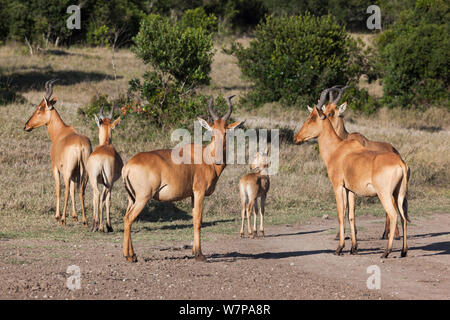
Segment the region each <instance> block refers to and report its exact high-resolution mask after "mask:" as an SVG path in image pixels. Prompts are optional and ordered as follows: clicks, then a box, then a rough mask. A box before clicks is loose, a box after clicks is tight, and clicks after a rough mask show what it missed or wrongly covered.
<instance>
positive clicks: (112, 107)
mask: <svg viewBox="0 0 450 320" xmlns="http://www.w3.org/2000/svg"><path fill="white" fill-rule="evenodd" d="M115 106H116V105H115V104H113V105H112V106H111V112H110V113H109V116H108V118H110V119H111V120H112V118H113V116H114V107H115Z"/></svg>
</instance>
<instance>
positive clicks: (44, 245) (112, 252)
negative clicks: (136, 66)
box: [0, 214, 450, 299]
mask: <svg viewBox="0 0 450 320" xmlns="http://www.w3.org/2000/svg"><path fill="white" fill-rule="evenodd" d="M336 224H337V222H336V221H335V219H314V220H311V221H310V222H309V224H306V225H293V226H289V225H288V226H286V225H284V226H266V237H265V238H264V239H258V240H256V239H255V240H252V239H249V238H243V239H241V238H239V236H238V230H236V235H234V236H224V235H218V236H216V237H215V238H214V239H212V240H209V241H204V242H203V243H202V246H203V253H204V254H205V255H206V256H207V257H208V262H207V263H197V262H195V261H194V260H193V259H192V257H191V249H190V244H189V243H170V244H167V243H160V244H158V245H155V244H152V245H150V244H148V243H146V242H145V241H136V242H135V244H134V246H135V250H136V252H137V255H138V259H139V261H138V262H137V263H134V264H133V263H127V262H125V259H123V257H122V252H121V237H122V234H121V233H113V234H110V235H105V239H104V240H102V241H94V240H86V242H84V243H70V242H64V241H51V240H45V241H43V240H20V239H0V240H1V241H0V298H1V299H449V298H450V229H449V226H450V215H449V214H441V215H433V216H424V217H420V218H413V223H412V224H411V225H410V227H409V235H408V246H409V252H408V257H406V258H402V259H400V258H399V256H400V248H401V241H399V240H397V241H395V243H394V252H393V253H392V254H391V255H390V258H388V259H381V258H380V256H381V254H382V252H383V250H384V249H385V247H386V240H379V237H380V235H381V232H382V228H383V226H384V221H383V219H380V218H375V217H359V218H358V220H357V225H358V227H359V232H358V236H359V254H358V255H356V256H354V255H350V254H349V252H348V251H349V248H350V240H347V241H346V248H345V249H344V252H345V254H344V256H339V257H338V256H335V255H334V254H333V252H334V250H335V248H336V246H337V242H336V241H335V240H334V236H335V234H336ZM71 265H75V266H77V267H79V270H80V283H79V284H80V289H75V290H73V291H71V290H69V289H68V288H67V283H66V282H67V279H68V278H69V277H71V276H73V274H72V275H71V274H68V273H66V271H67V268H68V267H69V266H71ZM372 265H375V266H377V267H379V270H380V289H368V288H367V283H366V282H367V279H368V278H369V277H370V276H371V275H372V273H367V268H368V267H369V266H372ZM73 283H75V284H76V282H73Z"/></svg>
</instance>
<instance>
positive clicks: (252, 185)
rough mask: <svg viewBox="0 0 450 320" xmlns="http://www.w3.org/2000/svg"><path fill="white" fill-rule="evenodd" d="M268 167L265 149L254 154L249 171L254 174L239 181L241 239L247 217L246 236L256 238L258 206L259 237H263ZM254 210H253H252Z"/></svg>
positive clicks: (267, 189) (268, 184)
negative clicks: (251, 225)
mask: <svg viewBox="0 0 450 320" xmlns="http://www.w3.org/2000/svg"><path fill="white" fill-rule="evenodd" d="M268 167H269V157H268V155H267V148H266V150H265V151H264V152H258V153H256V156H255V158H254V159H253V161H252V163H251V164H250V169H252V170H257V171H256V172H252V173H248V174H246V175H245V176H243V177H242V178H241V180H240V181H239V193H240V195H241V218H242V220H241V237H243V236H244V220H245V216H247V226H248V234H249V236H250V237H251V238H254V237H257V236H258V234H257V232H256V211H258V198H259V199H260V205H259V216H260V222H259V223H260V224H259V235H260V236H261V237H264V209H265V203H266V197H267V192H268V191H269V188H270V179H269V175H268V171H267V168H268ZM253 209H254V210H253ZM252 212H253V231H252V228H251V227H250V215H251V213H252Z"/></svg>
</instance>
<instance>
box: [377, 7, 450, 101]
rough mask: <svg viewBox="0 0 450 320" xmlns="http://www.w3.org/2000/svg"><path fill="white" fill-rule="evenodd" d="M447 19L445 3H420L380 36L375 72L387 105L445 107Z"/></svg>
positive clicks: (449, 73)
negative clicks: (377, 73) (381, 80)
mask: <svg viewBox="0 0 450 320" xmlns="http://www.w3.org/2000/svg"><path fill="white" fill-rule="evenodd" d="M449 18H450V12H449V4H448V2H446V1H443V0H442V1H441V0H419V1H417V2H416V6H415V8H414V9H408V10H405V11H404V12H402V15H401V16H400V18H399V20H398V21H397V22H396V23H395V24H394V25H393V26H392V29H390V30H387V31H385V32H384V33H382V34H380V36H379V37H378V39H377V47H378V50H379V59H378V68H379V70H380V73H381V75H382V76H383V90H384V95H383V101H384V102H386V103H387V104H388V105H391V106H395V105H401V106H404V107H405V106H411V105H419V106H426V105H430V104H438V105H445V106H447V107H448V101H449V91H448V87H449V78H450V70H449V68H448V66H449V61H450V39H449V37H448V34H450V25H449V24H448V19H449Z"/></svg>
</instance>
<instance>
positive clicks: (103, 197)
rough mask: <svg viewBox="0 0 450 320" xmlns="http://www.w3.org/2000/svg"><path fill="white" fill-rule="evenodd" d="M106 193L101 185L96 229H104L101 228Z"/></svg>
mask: <svg viewBox="0 0 450 320" xmlns="http://www.w3.org/2000/svg"><path fill="white" fill-rule="evenodd" d="M106 193H107V188H106V187H103V190H102V194H101V196H100V218H99V224H98V231H102V232H103V231H104V228H103V210H104V207H105V202H106V195H107V194H106Z"/></svg>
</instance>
